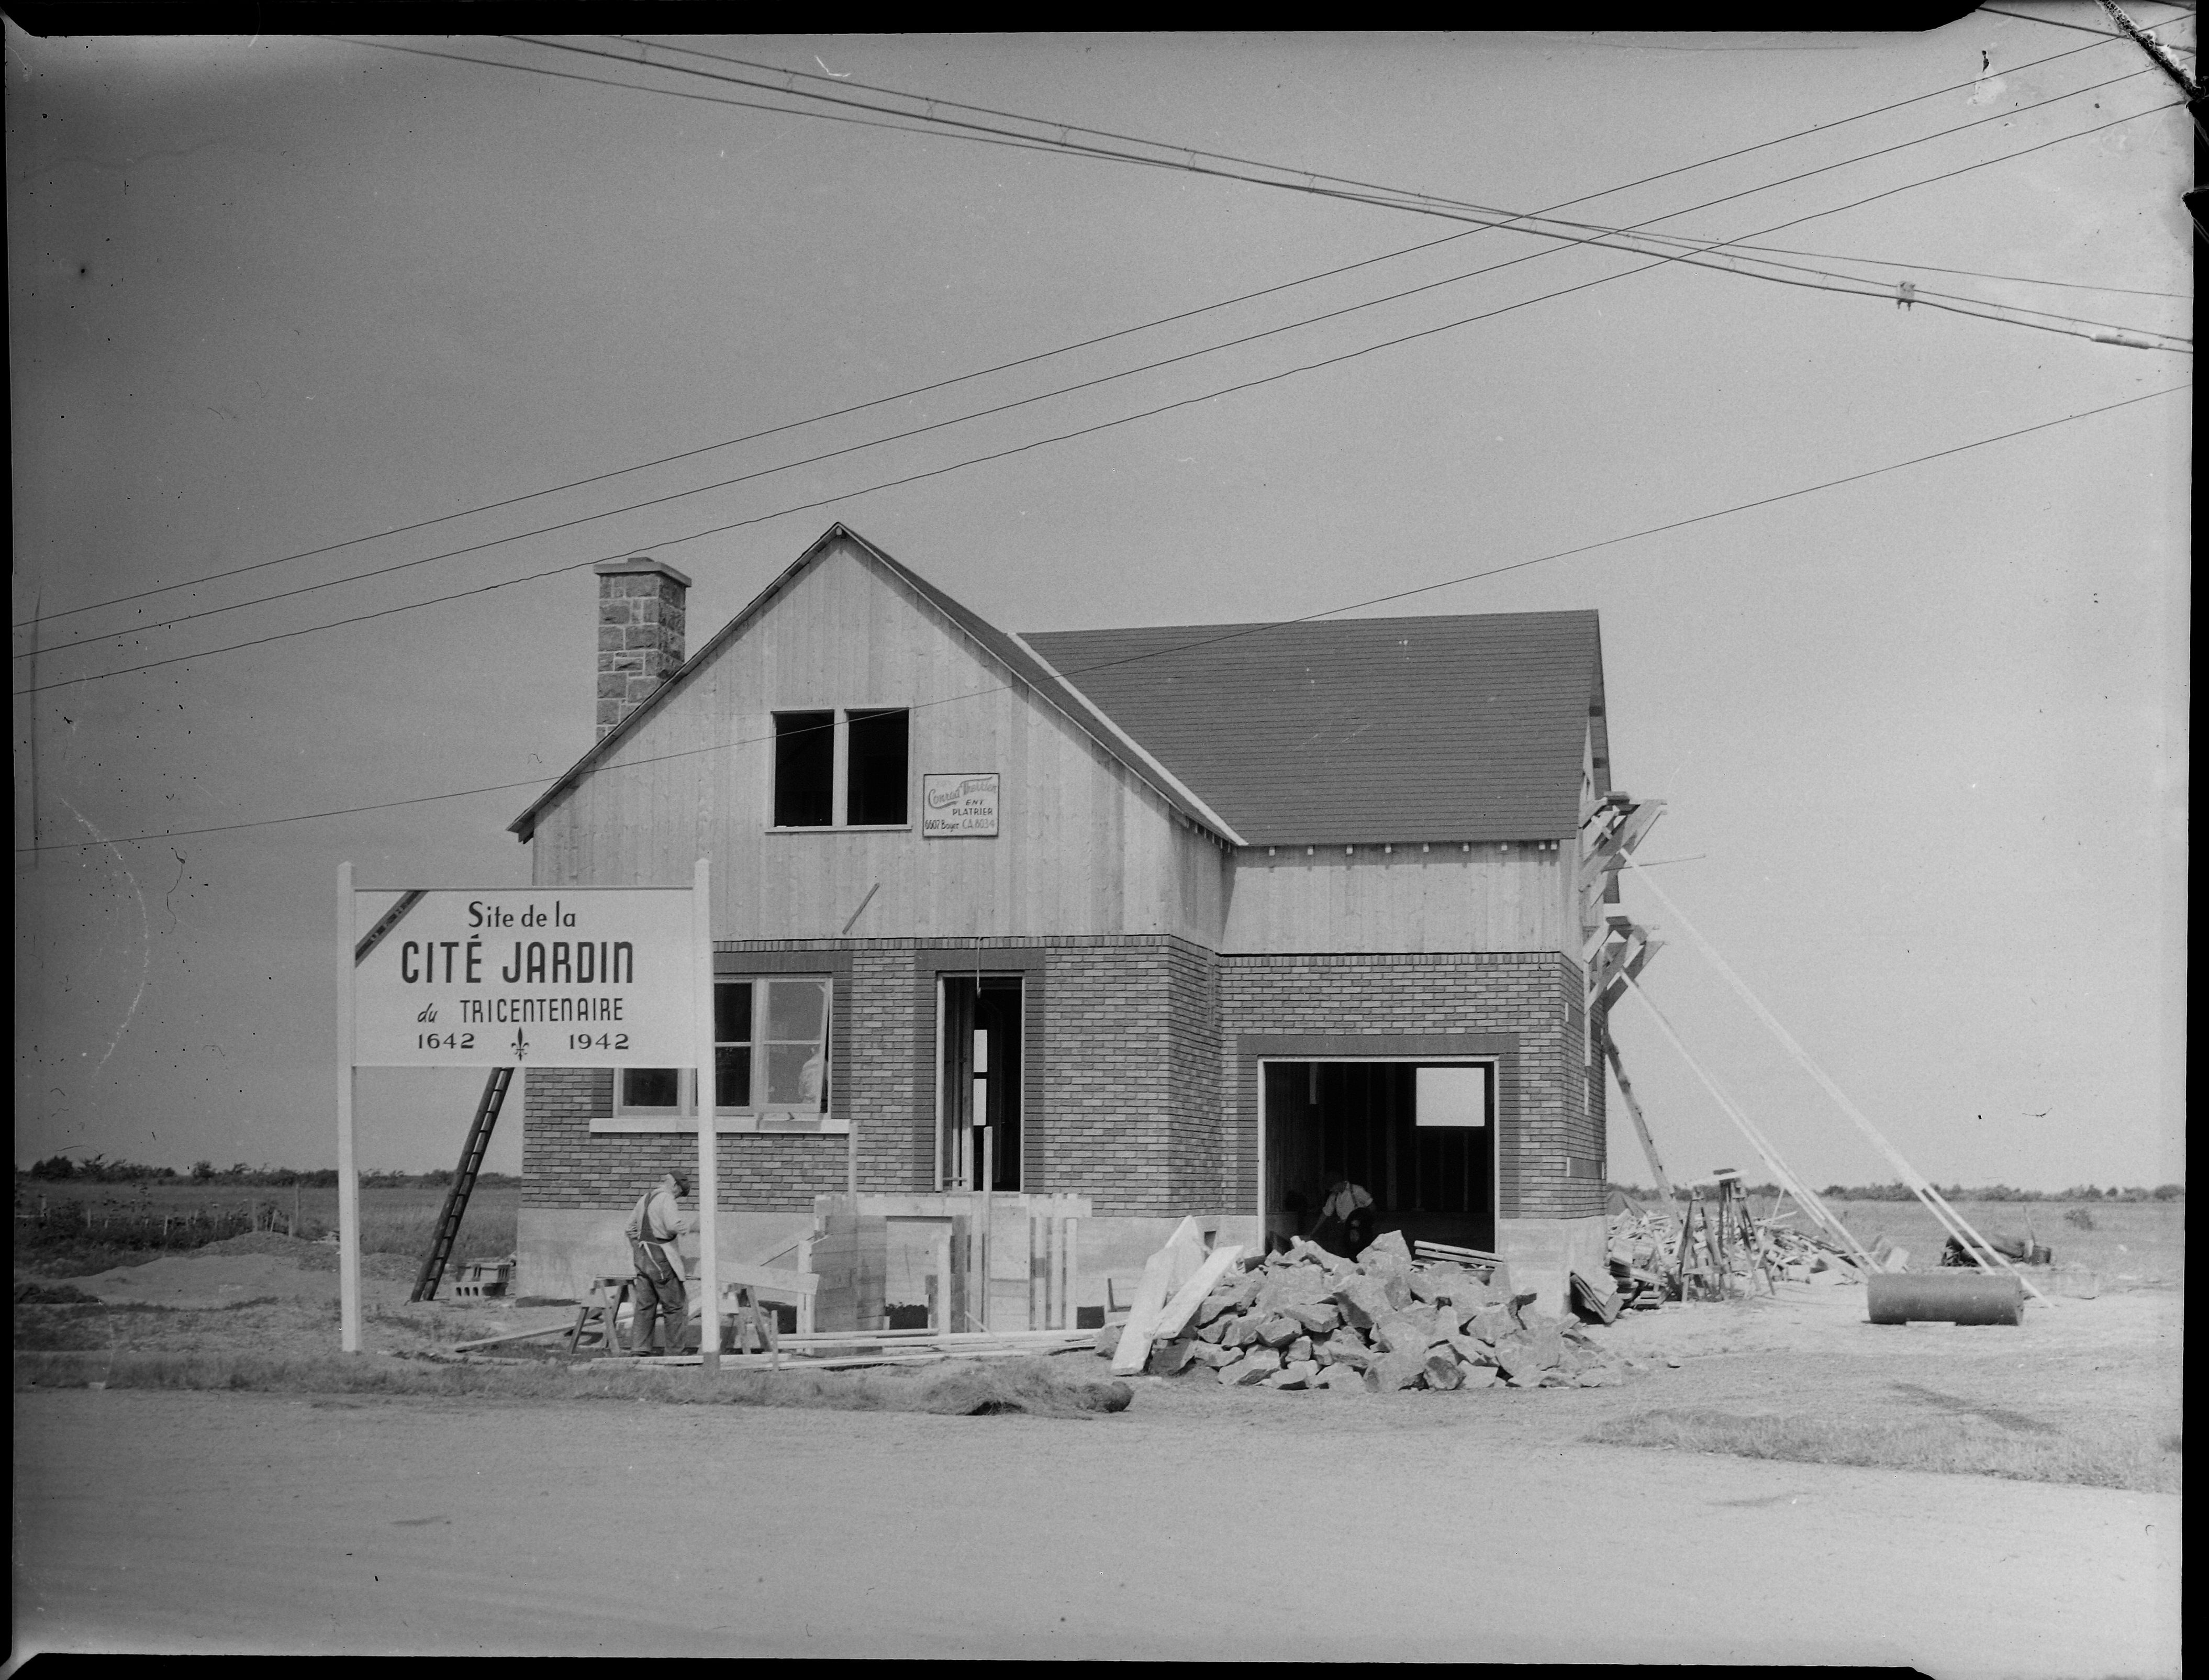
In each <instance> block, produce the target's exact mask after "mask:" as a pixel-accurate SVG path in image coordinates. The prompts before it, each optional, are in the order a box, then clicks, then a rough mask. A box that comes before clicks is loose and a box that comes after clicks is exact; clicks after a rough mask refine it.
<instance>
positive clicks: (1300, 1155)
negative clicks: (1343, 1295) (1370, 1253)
mask: <svg viewBox="0 0 2209 1680" xmlns="http://www.w3.org/2000/svg"><path fill="white" fill-rule="evenodd" d="M1261 1075H1262V1076H1261V1096H1262V1106H1261V1115H1262V1117H1263V1120H1262V1123H1263V1127H1264V1134H1265V1135H1264V1140H1263V1147H1264V1170H1263V1175H1262V1176H1263V1181H1264V1195H1265V1216H1266V1235H1267V1244H1268V1246H1269V1247H1273V1248H1279V1247H1282V1246H1285V1244H1286V1243H1287V1242H1288V1239H1289V1238H1290V1237H1291V1236H1302V1237H1311V1238H1312V1239H1313V1240H1314V1241H1315V1242H1317V1243H1320V1245H1321V1247H1323V1248H1327V1249H1332V1250H1333V1251H1334V1252H1336V1253H1354V1252H1355V1251H1356V1249H1357V1247H1360V1246H1362V1245H1363V1242H1369V1241H1370V1240H1371V1239H1372V1237H1374V1236H1378V1235H1379V1234H1380V1233H1381V1232H1382V1231H1400V1232H1401V1233H1402V1234H1403V1237H1404V1240H1405V1242H1406V1243H1416V1242H1428V1243H1449V1244H1451V1245H1453V1246H1454V1247H1457V1248H1466V1249H1482V1250H1484V1251H1486V1252H1490V1253H1492V1252H1493V1251H1494V1250H1495V1248H1496V1118H1495V1117H1496V1064H1495V1063H1493V1062H1436V1061H1324V1062H1267V1063H1262V1064H1261ZM1344 1183H1347V1184H1348V1185H1349V1186H1351V1189H1349V1190H1348V1191H1343V1190H1340V1189H1338V1187H1339V1186H1340V1185H1342V1184H1344ZM1368 1233H1369V1234H1368Z"/></svg>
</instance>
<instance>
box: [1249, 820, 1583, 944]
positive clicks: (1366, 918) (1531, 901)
mask: <svg viewBox="0 0 2209 1680" xmlns="http://www.w3.org/2000/svg"><path fill="white" fill-rule="evenodd" d="M1571 855H1572V854H1571V853H1570V852H1568V851H1563V850H1560V851H1556V852H1546V851H1538V850H1537V849H1536V846H1535V844H1534V843H1533V842H1532V841H1525V842H1514V843H1513V844H1512V845H1511V846H1508V848H1507V847H1505V846H1502V845H1499V844H1497V843H1495V842H1492V841H1491V842H1485V843H1484V842H1478V841H1476V842H1474V844H1473V846H1472V850H1471V851H1469V852H1466V851H1460V849H1459V848H1458V846H1456V845H1455V844H1441V843H1437V844H1436V845H1435V846H1433V847H1432V848H1431V849H1430V850H1429V851H1426V852H1421V851H1420V850H1419V848H1418V846H1417V845H1416V844H1414V845H1409V846H1398V847H1396V849H1395V850H1394V851H1393V852H1383V851H1382V850H1381V848H1380V847H1379V846H1358V847H1357V849H1356V850H1355V851H1354V852H1348V853H1345V852H1344V850H1343V848H1342V847H1341V846H1317V847H1315V848H1314V849H1313V852H1312V855H1311V856H1309V857H1307V856H1305V855H1304V848H1303V846H1281V847H1279V848H1278V850H1277V851H1276V852H1275V854H1274V855H1273V856H1272V857H1268V856H1267V853H1266V849H1265V848H1264V847H1263V846H1253V847H1249V848H1248V849H1246V850H1243V851H1242V852H1237V854H1236V857H1235V860H1234V872H1233V875H1232V876H1231V889H1230V898H1229V901H1228V910H1227V920H1226V929H1225V933H1224V935H1223V936H1222V938H1221V941H1220V944H1219V949H1220V950H1221V951H1222V952H1238V953H1243V952H1247V953H1288V952H1296V951H1402V952H1428V951H1437V952H1439V951H1559V952H1562V953H1564V954H1567V955H1569V956H1572V957H1574V958H1577V957H1578V956H1579V954H1580V951H1579V938H1578V931H1579V930H1578V926H1577V924H1578V922H1579V914H1578V912H1577V911H1576V910H1574V908H1573V907H1572V887H1571V882H1570V878H1569V873H1568V870H1566V868H1565V866H1564V860H1568V859H1569V858H1571Z"/></svg>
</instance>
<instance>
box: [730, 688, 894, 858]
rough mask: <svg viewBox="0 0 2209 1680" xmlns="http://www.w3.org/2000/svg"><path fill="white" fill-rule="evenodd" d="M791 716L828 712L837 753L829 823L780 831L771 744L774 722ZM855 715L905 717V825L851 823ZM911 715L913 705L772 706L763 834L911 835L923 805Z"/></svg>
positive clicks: (831, 763)
mask: <svg viewBox="0 0 2209 1680" xmlns="http://www.w3.org/2000/svg"><path fill="white" fill-rule="evenodd" d="M789 712H828V713H831V714H834V717H835V720H836V727H835V744H834V752H833V753H832V755H831V756H830V761H829V767H828V775H829V785H828V822H826V823H825V824H808V825H807V826H805V827H804V828H779V827H777V826H776V824H775V821H774V762H775V755H774V753H773V750H771V744H772V743H773V740H774V738H775V732H774V720H775V719H776V718H778V717H779V716H781V715H782V714H785V713H789ZM854 712H902V713H904V714H905V718H906V724H905V731H906V733H905V779H906V790H905V809H906V820H905V821H904V822H851V821H850V820H849V818H850V816H851V805H852V787H851V773H852V713H854ZM912 714H913V707H912V702H909V701H907V702H895V701H882V702H861V703H859V704H858V705H856V706H823V705H817V704H812V703H808V704H805V705H789V706H773V707H769V708H767V728H766V735H767V740H768V742H769V743H770V750H769V751H768V752H767V755H766V757H767V786H766V791H765V794H764V807H763V808H764V809H765V810H766V812H767V822H766V823H765V824H764V825H762V826H763V832H765V833H767V834H911V833H912V828H913V823H912V812H913V810H914V809H915V807H916V806H918V804H919V802H920V786H919V779H918V776H917V775H916V774H915V772H914V770H913V763H914V759H913V751H912Z"/></svg>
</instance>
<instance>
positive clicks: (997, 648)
mask: <svg viewBox="0 0 2209 1680" xmlns="http://www.w3.org/2000/svg"><path fill="white" fill-rule="evenodd" d="M838 542H845V543H848V544H850V545H852V548H853V549H854V550H855V551H857V553H858V556H859V557H860V559H861V560H862V561H863V562H864V563H868V564H870V565H873V566H875V567H876V568H877V569H880V570H882V571H883V572H886V573H888V575H890V576H892V577H894V578H895V579H896V580H897V581H899V582H900V583H902V584H904V585H905V586H906V587H907V588H908V589H911V590H912V592H913V593H915V594H917V595H918V596H919V597H920V599H922V600H923V601H924V602H925V603H926V604H927V605H930V607H933V608H934V609H935V610H936V611H937V612H938V613H940V614H941V615H942V617H944V618H945V619H947V620H948V621H949V623H950V625H951V627H952V629H954V630H955V631H956V632H958V633H959V634H960V635H963V636H965V637H966V639H967V640H968V641H971V642H972V643H973V644H974V645H975V646H976V647H978V648H980V649H981V650H982V652H983V653H984V655H985V656H986V657H987V658H988V659H990V661H991V662H993V663H995V664H996V665H1000V666H1002V668H1003V669H1004V670H1005V671H1007V672H1008V674H1009V675H1010V676H1011V677H1013V678H1014V684H1015V686H1018V687H1020V688H1024V689H1026V690H1028V692H1029V693H1031V694H1032V695H1034V697H1035V698H1036V700H1037V701H1038V702H1040V703H1041V704H1043V705H1044V706H1046V707H1048V708H1050V709H1051V710H1052V711H1054V712H1056V713H1057V714H1059V715H1060V716H1061V717H1062V718H1064V719H1065V720H1067V721H1068V723H1070V724H1071V725H1073V726H1074V728H1075V729H1076V730H1078V731H1080V732H1081V733H1082V734H1084V735H1086V736H1087V737H1089V738H1090V739H1092V741H1094V742H1095V743H1096V744H1098V746H1099V747H1101V748H1103V749H1104V752H1105V753H1106V754H1107V755H1108V756H1111V758H1113V759H1115V760H1117V762H1119V763H1120V764H1121V765H1122V766H1123V767H1124V768H1127V769H1128V770H1129V771H1131V772H1132V773H1133V774H1135V777H1136V779H1137V780H1140V781H1141V782H1143V783H1144V784H1145V785H1146V786H1149V787H1150V788H1151V789H1152V790H1153V792H1156V793H1158V794H1159V796H1160V797H1161V798H1164V799H1165V801H1166V803H1167V804H1169V805H1171V806H1172V807H1173V809H1174V810H1177V811H1178V812H1180V813H1181V815H1182V816H1185V817H1187V818H1188V819H1189V821H1190V822H1194V823H1195V824H1197V825H1198V826H1199V827H1200V828H1205V829H1207V830H1209V831H1210V832H1212V833H1213V834H1215V835H1217V836H1219V838H1220V839H1221V840H1225V841H1226V842H1227V843H1228V844H1230V845H1241V844H1243V838H1242V836H1241V835H1239V834H1237V833H1236V832H1235V830H1234V829H1233V828H1230V827H1229V826H1228V825H1227V823H1226V822H1225V821H1224V820H1223V819H1222V818H1221V817H1220V816H1219V813H1217V812H1216V811H1214V810H1213V809H1212V807H1211V806H1210V805H1209V804H1207V803H1206V802H1205V800H1204V799H1202V798H1201V797H1199V796H1198V795H1197V794H1196V793H1195V792H1194V791H1192V790H1191V789H1190V788H1189V787H1188V786H1185V785H1184V784H1183V782H1182V781H1181V780H1180V779H1179V777H1177V775H1176V774H1174V773H1173V772H1172V771H1171V769H1169V768H1167V767H1165V765H1163V764H1161V763H1160V762H1159V761H1158V759H1157V758H1156V757H1154V756H1153V755H1152V754H1151V753H1150V752H1148V751H1147V750H1146V749H1145V748H1144V747H1143V746H1142V745H1141V744H1140V743H1139V742H1136V741H1135V740H1133V739H1131V738H1129V735H1128V732H1126V731H1125V730H1123V729H1122V728H1121V727H1120V726H1118V725H1117V724H1116V723H1114V722H1113V720H1111V719H1110V718H1108V717H1106V716H1104V714H1103V713H1101V712H1100V711H1098V708H1096V706H1094V705H1093V704H1092V702H1090V700H1089V699H1088V697H1087V696H1086V695H1083V694H1082V693H1080V691H1079V690H1078V689H1074V687H1073V686H1072V685H1071V684H1070V683H1067V682H1066V681H1065V680H1064V679H1063V678H1062V677H1060V676H1059V675H1058V673H1057V672H1056V671H1053V670H1052V669H1051V668H1050V665H1049V664H1047V663H1046V662H1045V661H1044V660H1043V659H1038V657H1037V656H1036V653H1035V652H1034V650H1033V649H1032V648H1031V647H1028V645H1027V644H1026V642H1025V641H1022V640H1021V639H1020V637H1018V636H1016V635H1009V634H1008V633H1007V632H1005V631H1003V630H1001V629H998V628H997V627H996V625H994V624H992V623H990V622H989V620H988V619H986V618H984V617H982V616H981V614H979V613H978V612H976V611H973V610H972V608H970V607H967V606H965V605H961V604H960V602H958V601H956V600H954V599H952V598H951V597H950V596H949V595H948V594H946V593H944V592H943V591H942V590H941V589H939V588H937V587H936V586H935V585H934V584H932V583H930V582H929V581H927V580H926V579H925V578H923V577H922V576H921V575H919V574H918V573H917V572H914V571H912V570H910V569H907V568H906V567H905V566H903V565H901V564H900V563H898V562H897V561H895V560H894V559H892V558H891V557H889V555H888V554H887V553H885V552H883V551H882V550H881V549H879V548H877V547H876V546H875V545H873V544H872V543H870V542H869V541H868V540H867V539H865V538H864V537H862V536H860V535H859V534H858V533H857V532H856V531H853V530H852V529H851V528H850V527H848V526H846V525H844V524H843V523H841V522H839V523H837V524H834V525H832V526H830V527H828V529H827V530H826V531H824V532H822V533H821V535H820V536H819V538H817V539H816V540H815V541H814V543H813V545H812V546H811V547H810V548H808V549H807V550H806V551H805V552H804V553H803V554H801V555H799V556H798V558H797V559H796V560H794V561H792V563H791V564H790V565H789V566H788V567H787V568H785V569H784V571H783V572H782V574H781V575H780V576H779V577H777V578H776V579H775V580H774V581H773V582H772V583H770V584H768V585H767V587H766V588H764V589H762V590H761V591H760V593H758V594H757V595H755V596H754V597H753V598H752V599H751V601H750V602H749V604H748V605H746V606H745V608H744V609H743V611H741V612H739V613H737V616H736V617H733V618H731V619H730V620H729V622H728V623H725V624H724V625H722V626H721V628H720V629H718V630H716V631H715V632H714V633H713V635H712V636H711V637H709V638H708V639H707V641H705V643H704V644H703V645H702V646H701V647H699V649H698V651H697V652H696V653H693V654H691V655H690V657H689V659H685V660H684V661H683V663H682V665H679V666H677V668H676V670H675V671H672V672H671V673H670V674H669V676H668V677H667V680H666V681H665V682H664V683H661V684H660V685H659V687H658V688H657V689H653V692H652V696H651V698H649V699H648V700H646V701H644V702H641V703H640V704H639V705H638V706H637V707H636V708H635V710H634V711H632V712H631V713H630V714H629V715H628V716H627V717H625V718H623V720H621V722H619V723H618V724H617V725H615V726H613V727H612V728H611V729H610V730H608V731H607V732H605V735H603V736H602V737H600V738H599V740H598V741H597V742H596V743H594V744H593V746H592V747H591V749H590V750H589V751H587V752H586V753H585V754H584V755H583V756H581V758H579V759H577V760H576V761H575V763H574V764H573V765H571V766H570V767H569V769H568V771H567V772H566V774H563V775H562V776H561V777H560V779H559V780H557V781H555V782H554V783H553V784H552V785H551V786H550V787H548V788H546V789H545V792H542V793H540V794H539V795H538V796H537V798H535V800H533V802H532V803H531V804H530V806H529V809H528V810H525V811H524V812H522V813H521V816H518V817H516V818H515V820H514V821H513V822H510V823H509V824H508V825H507V828H508V829H509V832H511V833H513V834H516V835H518V836H520V837H521V839H522V840H527V839H529V838H530V836H531V835H532V834H534V833H535V832H536V830H537V824H538V822H539V818H540V817H541V816H543V814H544V812H545V810H546V808H547V807H549V806H550V805H551V804H552V803H553V802H554V801H555V800H557V799H558V798H561V797H562V796H563V794H565V793H566V792H568V791H569V789H570V788H572V787H574V786H575V784H576V783H578V782H580V781H581V780H582V779H583V778H584V777H585V776H586V775H587V774H590V772H591V771H592V769H593V768H595V767H596V766H597V765H598V764H599V762H601V761H602V760H603V759H605V756H606V755H607V754H609V753H611V751H612V750H614V748H615V747H617V745H619V744H621V743H622V742H623V741H624V740H625V739H627V738H628V737H629V735H630V734H631V733H632V732H634V731H635V729H637V728H638V727H639V726H641V724H642V723H643V721H644V720H645V719H646V718H647V717H648V716H649V715H651V714H653V713H654V712H656V711H658V710H659V708H660V707H662V706H663V705H665V704H666V703H667V702H668V701H669V700H670V699H671V698H672V696H673V695H674V694H675V692H676V690H677V689H680V688H682V687H683V686H684V685H685V684H686V683H687V682H688V680H689V678H690V677H692V676H693V675H694V674H695V673H696V672H697V671H700V670H701V669H703V668H704V666H705V665H707V664H708V663H710V662H711V661H712V660H713V659H714V658H715V657H717V656H718V655H719V653H720V652H721V650H722V649H723V648H724V647H727V646H728V645H729V644H730V643H731V641H734V640H735V639H736V638H737V635H740V634H742V633H743V629H744V627H745V626H746V625H748V624H749V623H752V621H753V620H755V618H757V617H759V616H760V615H761V613H762V612H764V611H766V610H767V606H768V605H769V604H771V603H772V602H773V600H774V599H775V598H776V597H778V596H779V595H780V594H781V593H783V592H784V591H785V590H786V589H788V588H789V587H791V586H792V584H794V583H795V582H796V581H798V578H799V577H801V576H802V575H804V573H805V572H807V571H808V570H810V569H811V568H812V567H814V566H816V565H817V564H819V563H820V562H821V561H822V558H824V557H826V556H827V554H828V551H829V550H830V549H831V548H832V547H833V546H834V545H836V544H837V543H838Z"/></svg>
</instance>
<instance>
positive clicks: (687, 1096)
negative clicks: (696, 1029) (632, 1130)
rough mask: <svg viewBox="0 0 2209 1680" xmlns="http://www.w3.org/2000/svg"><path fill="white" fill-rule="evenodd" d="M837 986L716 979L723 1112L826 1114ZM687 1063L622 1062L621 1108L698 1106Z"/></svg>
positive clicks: (813, 978)
mask: <svg viewBox="0 0 2209 1680" xmlns="http://www.w3.org/2000/svg"><path fill="white" fill-rule="evenodd" d="M833 1015H834V984H833V983H832V982H831V981H830V980H829V979H828V978H826V977H825V976H821V975H788V976H785V975H780V974H778V975H774V976H772V977H761V978H752V979H744V980H721V981H717V982H716V983H715V984H714V986H713V1106H714V1110H715V1111H716V1112H718V1113H726V1114H755V1113H762V1112H772V1113H790V1114H826V1113H828V1111H829V1105H830V1102H831V1099H833V1097H834V1091H833V1089H832V1081H831V1080H830V1078H829V1028H830V1025H831V1021H832V1017H833ZM690 1087H691V1076H690V1074H689V1070H688V1069H675V1068H624V1069H622V1070H621V1073H620V1075H619V1076H618V1078H617V1081H616V1082H615V1092H616V1110H615V1111H616V1112H617V1113H619V1114H625V1115H628V1114H647V1115H648V1114H665V1115H670V1116H675V1115H680V1114H684V1113H695V1107H694V1106H693V1105H694V1102H695V1093H694V1092H693V1091H692V1090H691V1088H690Z"/></svg>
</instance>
